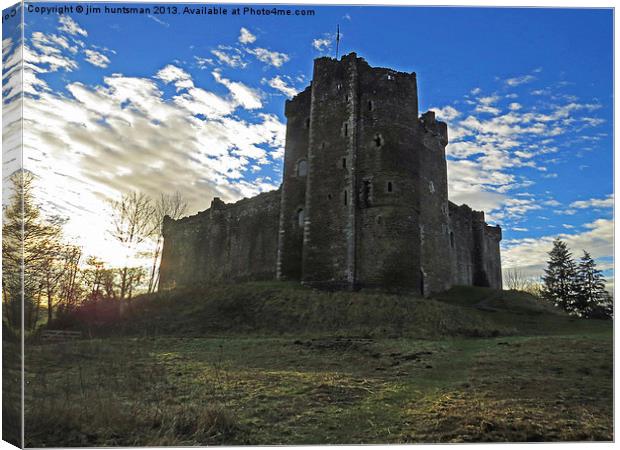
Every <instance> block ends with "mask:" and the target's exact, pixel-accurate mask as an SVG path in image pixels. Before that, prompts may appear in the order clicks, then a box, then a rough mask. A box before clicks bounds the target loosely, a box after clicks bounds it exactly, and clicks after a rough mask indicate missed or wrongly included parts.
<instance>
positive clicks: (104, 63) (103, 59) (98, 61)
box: [84, 49, 110, 68]
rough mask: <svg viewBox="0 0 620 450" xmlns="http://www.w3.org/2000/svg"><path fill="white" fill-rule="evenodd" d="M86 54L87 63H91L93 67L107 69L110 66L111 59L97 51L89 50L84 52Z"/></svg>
mask: <svg viewBox="0 0 620 450" xmlns="http://www.w3.org/2000/svg"><path fill="white" fill-rule="evenodd" d="M84 53H85V54H86V61H88V62H89V63H91V64H92V65H93V66H97V67H101V68H106V67H108V65H109V64H110V58H108V57H107V56H105V55H104V54H102V53H99V52H97V51H95V50H89V49H87V50H84Z"/></svg>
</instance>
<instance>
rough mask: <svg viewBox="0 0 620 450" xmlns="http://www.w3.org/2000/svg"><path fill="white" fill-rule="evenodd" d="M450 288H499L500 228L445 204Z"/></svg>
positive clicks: (466, 209) (478, 215)
mask: <svg viewBox="0 0 620 450" xmlns="http://www.w3.org/2000/svg"><path fill="white" fill-rule="evenodd" d="M449 229H450V244H451V245H450V247H451V258H450V259H451V265H452V270H451V272H452V283H451V284H452V285H466V286H486V287H492V288H496V289H501V288H502V273H501V258H500V249H499V241H500V240H501V236H502V235H501V228H499V227H491V226H489V225H487V224H486V223H485V221H484V213H483V212H481V211H474V210H472V209H471V208H470V207H469V206H467V205H461V206H457V205H455V204H454V203H452V202H450V203H449Z"/></svg>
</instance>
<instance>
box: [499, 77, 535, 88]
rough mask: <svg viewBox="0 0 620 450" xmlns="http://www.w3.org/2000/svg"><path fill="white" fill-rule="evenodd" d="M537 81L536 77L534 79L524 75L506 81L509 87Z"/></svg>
mask: <svg viewBox="0 0 620 450" xmlns="http://www.w3.org/2000/svg"><path fill="white" fill-rule="evenodd" d="M535 79H536V77H534V76H533V75H523V76H521V77H514V78H508V79H507V80H506V84H507V85H508V86H519V85H520V84H525V83H529V82H531V81H534V80H535Z"/></svg>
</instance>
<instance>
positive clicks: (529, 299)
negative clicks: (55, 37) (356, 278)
mask: <svg viewBox="0 0 620 450" xmlns="http://www.w3.org/2000/svg"><path fill="white" fill-rule="evenodd" d="M92 325H93V324H92V323H91V328H92ZM95 325H96V324H95ZM597 326H598V325H597V324H596V323H595V322H594V321H580V320H577V319H575V318H573V317H568V316H567V315H566V314H564V313H563V312H562V311H560V310H558V309H556V308H554V307H553V306H550V305H548V304H546V303H544V302H541V301H540V300H538V299H536V298H535V297H533V296H531V295H530V294H527V293H525V292H518V291H497V290H493V289H488V288H478V287H456V288H453V289H451V290H449V291H447V292H445V293H442V294H439V295H437V296H435V297H434V298H430V299H429V298H419V297H415V296H412V295H402V294H401V295H396V294H386V293H381V292H373V291H368V292H366V291H360V292H342V291H337V292H326V291H318V290H313V289H308V288H304V287H302V286H300V285H298V284H297V283H274V282H271V283H268V282H261V283H244V284H237V285H232V286H215V287H210V288H204V289H202V290H197V291H183V290H177V291H169V292H163V293H158V294H152V295H144V296H141V297H137V298H135V299H134V300H133V303H132V304H131V305H130V307H128V308H127V309H126V310H125V312H124V314H123V317H122V319H121V320H120V321H116V319H114V321H113V322H112V323H110V322H105V321H104V322H102V323H100V324H99V326H95V327H94V329H93V330H91V332H94V333H95V334H98V333H104V334H118V333H121V334H130V335H141V336H153V335H175V336H203V335H230V334H240V335H247V334H250V335H257V334H258V335H261V336H279V335H317V334H320V335H334V334H335V335H339V336H358V337H359V336H367V337H392V338H393V337H412V338H441V337H449V336H466V337H489V336H504V335H516V334H554V333H555V334H557V333H562V332H564V331H567V330H570V331H574V330H575V329H576V328H578V329H584V330H589V329H592V328H594V329H596V328H597Z"/></svg>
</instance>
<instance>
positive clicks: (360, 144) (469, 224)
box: [160, 53, 502, 295]
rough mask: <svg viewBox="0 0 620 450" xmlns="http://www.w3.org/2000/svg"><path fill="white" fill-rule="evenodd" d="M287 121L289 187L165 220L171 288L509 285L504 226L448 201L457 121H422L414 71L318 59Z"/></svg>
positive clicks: (165, 264) (428, 116)
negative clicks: (264, 283)
mask: <svg viewBox="0 0 620 450" xmlns="http://www.w3.org/2000/svg"><path fill="white" fill-rule="evenodd" d="M285 113H286V117H287V130H286V148H285V156H284V171H283V180H282V186H281V188H280V189H279V190H277V191H273V192H271V193H266V194H261V195H259V196H257V197H255V198H253V199H244V200H241V201H240V202H237V203H234V204H230V205H226V204H224V203H223V202H221V201H220V200H219V199H215V200H214V202H213V203H212V206H211V208H210V209H208V210H206V211H204V212H202V213H199V214H197V215H196V216H192V217H189V218H185V219H181V220H178V221H171V220H167V221H166V222H165V226H164V251H163V255H162V265H161V274H160V280H161V281H160V286H161V287H162V288H169V287H172V286H187V285H191V284H196V283H197V284H202V283H210V282H227V281H236V280H248V279H273V278H277V279H280V280H299V281H301V282H302V283H304V284H307V285H312V286H317V287H326V288H346V289H355V288H360V287H380V288H402V289H406V290H410V291H414V292H418V293H419V294H422V295H427V294H429V293H432V292H438V291H441V290H445V289H447V288H449V287H450V286H452V285H455V284H463V285H479V286H490V287H495V288H501V286H502V284H501V263H500V251H499V242H500V240H501V229H500V228H499V227H490V226H488V225H487V224H486V223H485V221H484V213H482V212H477V211H472V210H471V209H470V208H469V207H468V206H466V205H462V206H460V207H459V206H456V205H454V204H453V203H451V202H449V201H448V183H447V169H446V156H445V148H446V145H447V144H448V130H447V125H446V124H445V123H443V122H439V121H437V120H436V119H435V115H434V113H433V112H432V111H429V112H427V113H425V114H423V115H422V116H419V113H418V92H417V82H416V75H415V73H403V72H397V71H394V70H391V69H385V68H373V67H370V66H369V65H368V63H367V62H366V61H364V60H363V59H361V58H358V57H357V55H356V54H355V53H351V54H349V55H346V56H343V57H342V58H341V59H340V60H336V59H332V58H319V59H316V60H315V61H314V74H313V80H312V84H311V85H310V86H309V87H308V88H306V89H305V90H304V91H303V92H301V93H300V94H298V95H297V96H296V97H295V98H293V99H292V100H289V101H287V102H286V107H285Z"/></svg>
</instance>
